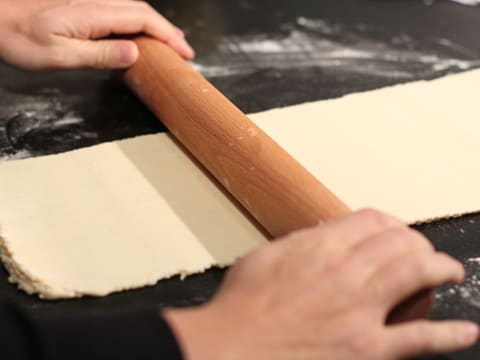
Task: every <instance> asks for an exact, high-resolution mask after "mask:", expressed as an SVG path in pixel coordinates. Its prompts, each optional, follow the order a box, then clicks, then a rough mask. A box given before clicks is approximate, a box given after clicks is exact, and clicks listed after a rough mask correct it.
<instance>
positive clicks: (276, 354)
mask: <svg viewBox="0 0 480 360" xmlns="http://www.w3.org/2000/svg"><path fill="white" fill-rule="evenodd" d="M464 276H465V271H464V269H463V267H462V265H461V264H460V263H459V262H457V261H456V260H454V259H452V258H451V257H449V256H447V255H446V254H442V253H438V252H436V251H435V250H434V249H433V247H432V245H431V244H430V242H429V241H428V240H427V239H426V238H424V237H423V236H422V235H421V234H420V233H418V232H416V231H414V230H411V229H410V228H408V227H407V226H406V225H405V224H403V223H401V222H400V221H398V220H396V219H394V218H392V217H390V216H387V215H385V214H382V213H379V212H376V211H373V210H364V211H360V212H357V213H355V214H353V215H350V216H347V217H345V218H343V219H338V220H334V221H331V222H329V223H326V224H324V225H321V226H319V227H316V228H313V229H308V230H303V231H300V232H296V233H293V234H291V235H289V236H287V237H286V238H283V239H280V240H277V241H275V242H273V243H270V244H267V245H265V246H264V247H262V248H260V249H258V250H257V251H254V252H253V253H252V254H250V255H248V256H247V257H245V258H243V259H241V260H240V261H239V262H238V263H237V264H236V265H235V266H234V267H233V268H232V269H231V270H230V272H229V273H228V275H227V276H226V279H225V282H224V284H223V286H222V287H221V289H220V291H219V293H218V294H217V295H216V297H215V298H214V299H213V300H212V301H211V303H209V304H207V305H204V306H201V307H197V308H190V309H183V310H167V311H166V312H165V313H164V315H165V316H166V318H167V320H168V321H169V322H170V324H171V325H172V327H173V329H174V331H175V332H176V333H177V336H178V338H179V340H180V344H181V346H182V348H183V351H184V353H185V356H186V359H189V360H197V359H198V360H202V359H209V360H215V359H229V360H236V359H288V360H310V359H311V360H322V359H325V360H327V359H329V360H330V359H335V360H347V359H348V360H350V359H356V360H397V359H404V358H407V357H411V356H418V355H424V354H431V353H439V352H450V351H454V350H459V349H463V348H465V347H468V346H471V345H472V344H474V343H475V342H476V341H477V339H478V336H479V329H478V326H477V325H476V324H474V323H470V322H466V321H444V322H433V321H428V320H416V321H410V322H406V323H402V324H397V325H387V324H386V319H387V316H388V314H389V313H390V312H391V311H392V309H394V308H395V307H396V306H397V305H398V304H399V303H401V302H402V301H403V300H405V299H407V298H409V297H410V296H411V295H412V294H414V293H416V292H418V291H419V290H421V289H424V288H432V287H436V286H438V285H442V284H445V283H458V282H461V281H462V280H463V278H464Z"/></svg>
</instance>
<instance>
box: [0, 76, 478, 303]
mask: <svg viewBox="0 0 480 360" xmlns="http://www.w3.org/2000/svg"><path fill="white" fill-rule="evenodd" d="M479 87H480V71H473V72H469V73H464V74H460V75H455V76H450V77H447V78H444V79H440V80H436V81H432V82H417V83H412V84H407V85H400V86H395V87H391V88H386V89H381V90H376V91H371V92H366V93H362V94H355V95H350V96H346V97H344V98H341V99H336V100H328V101H321V102H316V103H311V104H304V105H299V106H294V107H290V108H285V109H279V110H273V111H268V112H264V113H260V114H255V115H252V119H253V120H254V121H256V122H257V123H258V124H259V125H260V126H261V127H262V128H263V129H265V130H266V131H267V132H268V133H269V134H270V135H271V136H272V137H273V138H274V139H276V140H277V141H278V142H279V143H280V144H281V145H283V146H284V147H285V148H286V149H287V150H288V151H289V152H290V153H291V154H292V155H293V156H294V157H296V158H297V159H299V160H300V162H302V163H303V164H304V165H305V166H306V167H307V168H308V169H309V170H310V171H311V172H312V173H314V174H315V175H316V176H318V177H319V179H321V181H322V182H324V183H325V184H326V185H327V186H328V187H329V188H330V189H331V190H332V191H333V192H334V193H336V194H337V195H338V196H339V197H340V198H341V199H343V200H344V201H345V202H346V203H347V204H349V205H350V206H351V207H352V208H354V209H356V208H360V207H364V206H375V207H378V208H380V209H383V210H385V211H388V212H391V213H393V214H395V215H397V216H400V217H401V218H403V219H405V220H407V221H409V222H415V221H418V220H424V219H430V218H438V217H442V216H445V215H456V214H463V213H469V212H474V211H477V210H478V209H479V208H480V199H479V196H478V192H477V184H479V183H480V172H479V171H478V165H477V161H476V155H477V154H478V153H479V152H480V141H479V139H478V133H479V131H480V122H479V120H480V119H479V115H478V112H477V111H478V110H477V103H476V100H477V97H478V95H477V93H478V88H479ZM0 174H1V175H0V224H1V226H2V228H1V230H2V236H3V238H0V253H1V256H2V260H3V262H4V264H5V265H6V267H7V269H8V270H9V272H10V275H11V276H10V280H11V281H13V282H16V283H17V284H18V285H19V286H20V287H21V288H22V289H24V290H25V291H27V292H29V293H38V294H39V296H40V297H42V298H49V299H51V298H64V297H76V296H82V295H95V296H102V295H106V294H109V293H111V292H115V291H120V290H125V289H131V288H137V287H141V286H146V285H151V284H155V283H156V282H157V281H158V280H160V279H164V278H167V277H170V276H173V275H176V274H182V275H187V274H191V273H197V272H201V271H204V270H205V269H207V268H209V267H211V266H214V265H218V266H225V265H229V264H231V263H232V262H233V261H234V260H235V259H236V258H238V257H239V256H242V255H244V254H245V253H247V252H248V251H250V250H251V249H253V248H256V247H258V246H260V245H261V244H264V243H265V242H266V241H267V239H266V238H265V236H264V235H263V234H262V232H261V231H260V230H259V229H258V228H256V227H255V226H254V225H253V224H252V223H251V222H250V221H249V220H248V218H247V217H246V216H245V215H244V214H243V213H242V211H241V210H239V209H238V208H237V207H236V205H235V204H234V203H233V202H232V201H231V200H230V199H229V197H227V196H226V195H225V194H224V193H223V192H222V190H221V189H219V188H218V187H217V185H216V184H215V183H214V182H213V181H212V180H211V179H210V178H209V177H208V176H207V175H206V174H204V173H203V172H202V170H200V169H199V168H198V166H197V165H196V164H195V163H194V162H193V161H192V160H191V159H190V158H189V157H188V156H187V155H186V154H185V153H184V152H183V151H182V150H181V149H180V148H179V147H178V146H177V144H176V143H175V142H173V141H172V140H171V138H170V137H169V136H168V135H166V134H158V135H147V136H142V137H138V138H134V139H129V140H123V141H118V142H113V143H106V144H102V145H98V146H94V147H90V148H86V149H81V150H76V151H72V152H68V153H65V154H61V155H52V156H45V157H40V158H33V159H27V160H19V161H11V162H2V163H0Z"/></svg>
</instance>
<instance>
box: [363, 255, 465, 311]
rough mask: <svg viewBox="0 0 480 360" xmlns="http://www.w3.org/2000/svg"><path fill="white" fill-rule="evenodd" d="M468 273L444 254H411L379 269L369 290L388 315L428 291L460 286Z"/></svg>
mask: <svg viewBox="0 0 480 360" xmlns="http://www.w3.org/2000/svg"><path fill="white" fill-rule="evenodd" d="M464 277H465V270H464V268H463V266H462V264H460V263H459V262H458V261H456V260H454V259H453V258H451V257H450V256H448V255H446V254H443V253H435V252H419V253H407V254H405V255H403V256H399V257H398V258H396V259H395V260H392V261H391V262H390V263H388V264H386V265H385V266H383V267H380V268H379V269H377V271H376V272H375V273H374V274H373V276H372V277H371V278H370V280H369V281H368V283H367V286H368V287H369V288H370V289H371V291H372V294H373V295H374V296H375V297H376V300H377V301H378V302H379V304H380V306H382V308H384V310H385V311H390V310H391V309H392V307H394V306H396V305H398V304H399V303H400V302H401V301H403V300H405V299H406V298H407V297H409V296H410V295H412V294H414V293H415V292H417V291H420V290H422V289H425V288H433V287H436V286H439V285H442V284H446V283H458V282H461V281H462V280H463V278H464Z"/></svg>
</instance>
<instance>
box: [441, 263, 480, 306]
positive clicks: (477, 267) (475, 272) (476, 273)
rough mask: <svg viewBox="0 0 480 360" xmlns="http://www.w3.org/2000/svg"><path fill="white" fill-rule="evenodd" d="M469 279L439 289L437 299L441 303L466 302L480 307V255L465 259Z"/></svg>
mask: <svg viewBox="0 0 480 360" xmlns="http://www.w3.org/2000/svg"><path fill="white" fill-rule="evenodd" d="M464 265H465V269H466V271H467V279H466V281H465V282H464V283H463V284H460V285H452V286H449V287H447V288H443V289H441V290H439V291H438V292H437V294H436V300H437V303H439V304H447V303H450V304H461V303H463V304H466V305H468V306H470V307H474V308H476V309H480V257H472V258H469V259H467V260H466V261H465V263H464Z"/></svg>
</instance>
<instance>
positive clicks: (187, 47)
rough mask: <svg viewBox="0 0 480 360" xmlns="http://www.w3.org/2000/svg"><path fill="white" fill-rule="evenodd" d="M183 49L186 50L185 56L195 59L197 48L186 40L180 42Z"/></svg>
mask: <svg viewBox="0 0 480 360" xmlns="http://www.w3.org/2000/svg"><path fill="white" fill-rule="evenodd" d="M180 44H181V46H182V49H183V50H184V51H185V57H186V58H187V59H193V58H194V57H195V50H193V48H192V47H191V46H190V44H189V43H188V42H187V41H186V40H182V41H181V42H180Z"/></svg>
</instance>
